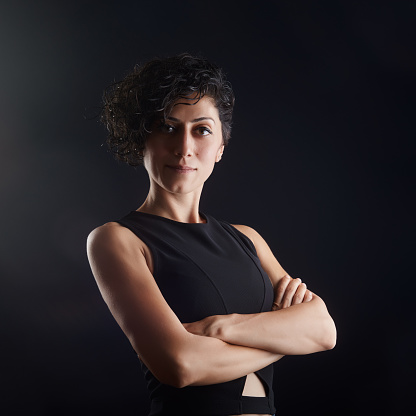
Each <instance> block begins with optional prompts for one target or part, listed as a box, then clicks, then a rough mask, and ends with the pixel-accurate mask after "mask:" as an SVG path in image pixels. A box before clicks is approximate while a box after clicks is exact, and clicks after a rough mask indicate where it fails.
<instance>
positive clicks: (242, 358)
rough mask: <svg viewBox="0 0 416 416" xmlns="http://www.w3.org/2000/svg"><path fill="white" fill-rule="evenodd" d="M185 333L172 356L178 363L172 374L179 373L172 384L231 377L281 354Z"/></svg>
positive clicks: (222, 379) (203, 382)
mask: <svg viewBox="0 0 416 416" xmlns="http://www.w3.org/2000/svg"><path fill="white" fill-rule="evenodd" d="M188 335H189V337H188V339H187V341H186V343H185V344H183V343H182V342H181V344H182V345H181V347H180V349H178V350H177V354H176V357H175V362H176V363H177V365H178V368H177V371H176V374H177V375H178V376H179V378H178V380H177V381H175V382H174V384H173V385H174V386H175V387H185V386H201V385H208V384H217V383H224V382H227V381H231V380H235V379H237V378H239V377H243V376H245V375H247V374H250V373H253V372H254V371H258V370H260V369H262V368H264V367H266V366H268V365H269V364H272V363H274V362H276V361H278V360H280V359H281V358H282V357H283V355H281V354H276V353H272V352H269V351H265V350H261V349H257V348H252V347H246V346H240V345H231V344H229V343H227V342H224V341H222V340H220V339H217V338H213V337H206V336H199V335H194V334H191V333H188ZM144 362H145V361H144ZM145 364H146V362H145ZM168 384H172V383H168Z"/></svg>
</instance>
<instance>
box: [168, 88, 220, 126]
mask: <svg viewBox="0 0 416 416" xmlns="http://www.w3.org/2000/svg"><path fill="white" fill-rule="evenodd" d="M171 117H173V118H176V119H179V120H182V119H184V120H185V119H186V120H188V119H197V118H201V117H210V118H214V119H218V120H219V114H218V109H217V107H216V106H215V103H214V100H213V99H212V98H211V97H209V96H207V95H204V96H203V97H202V98H200V99H199V98H198V96H195V94H194V95H190V96H189V97H186V98H180V99H178V100H177V101H176V102H175V105H174V106H173V108H172V111H171V112H170V114H169V116H168V118H171Z"/></svg>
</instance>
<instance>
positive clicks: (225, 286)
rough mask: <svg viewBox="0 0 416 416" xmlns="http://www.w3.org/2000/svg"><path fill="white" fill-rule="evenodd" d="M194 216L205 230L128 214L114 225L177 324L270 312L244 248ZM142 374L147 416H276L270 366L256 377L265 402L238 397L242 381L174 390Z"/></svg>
mask: <svg viewBox="0 0 416 416" xmlns="http://www.w3.org/2000/svg"><path fill="white" fill-rule="evenodd" d="M201 215H202V216H203V217H204V218H205V219H206V221H207V222H206V223H182V222H177V221H173V220H170V219H167V218H164V217H160V216H157V215H152V214H146V213H143V212H137V211H132V212H130V213H129V214H128V215H126V216H125V217H123V218H121V219H120V220H118V221H117V222H118V223H120V224H121V225H123V226H124V227H127V228H129V229H130V230H131V231H132V232H133V233H134V234H136V235H137V236H138V237H139V238H140V239H141V240H142V241H143V242H144V243H145V244H146V245H147V246H148V247H149V249H150V251H151V253H152V257H153V264H154V270H153V275H154V278H155V280H156V283H157V285H158V286H159V288H160V291H161V292H162V294H163V296H164V298H165V299H166V301H167V303H168V304H169V306H170V307H171V308H172V310H173V311H174V312H175V314H176V315H177V316H178V318H179V320H180V321H181V322H184V323H185V322H194V321H199V320H200V319H203V318H205V317H207V316H211V315H224V314H230V313H240V314H248V313H258V312H265V311H270V310H271V307H272V303H273V287H272V284H271V282H270V279H269V277H268V276H267V274H266V273H265V272H264V270H263V269H262V268H261V265H260V261H259V259H258V257H257V254H256V250H255V248H254V245H253V243H252V242H251V240H250V239H249V238H247V237H246V236H245V235H244V234H242V233H241V232H239V231H238V230H237V229H236V228H234V227H233V226H231V225H230V224H228V223H226V222H223V221H217V220H215V219H214V218H213V217H211V216H208V215H204V214H201ZM201 359H203V357H201ZM142 367H143V371H144V373H145V378H146V380H147V382H148V388H149V390H150V397H151V400H152V404H151V412H150V415H149V416H156V415H176V414H178V415H179V414H180V415H192V416H197V415H207V416H208V415H212V416H214V415H216V416H220V415H236V414H243V413H260V414H262V413H263V414H273V413H275V411H276V410H275V407H274V398H273V390H272V379H273V365H269V366H267V367H265V368H263V369H261V370H259V371H257V372H256V374H257V376H258V377H259V378H260V379H261V380H262V381H263V384H264V387H265V390H266V397H250V396H242V392H243V388H244V384H245V380H246V377H245V376H244V377H241V378H238V379H236V380H232V381H229V382H226V383H220V384H213V385H208V386H189V387H184V388H175V387H172V386H169V385H166V384H163V383H160V382H159V381H158V380H157V379H156V378H155V377H154V376H153V374H152V373H151V372H150V370H149V369H148V368H147V367H146V366H145V365H144V364H143V363H142Z"/></svg>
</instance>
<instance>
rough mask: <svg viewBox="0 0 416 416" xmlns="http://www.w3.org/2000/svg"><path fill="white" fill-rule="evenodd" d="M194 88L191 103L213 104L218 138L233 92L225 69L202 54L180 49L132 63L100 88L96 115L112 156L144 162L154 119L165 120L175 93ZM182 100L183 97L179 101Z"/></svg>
mask: <svg viewBox="0 0 416 416" xmlns="http://www.w3.org/2000/svg"><path fill="white" fill-rule="evenodd" d="M193 93H196V97H195V98H196V99H197V101H196V102H193V103H189V104H188V105H193V104H196V103H197V102H198V101H199V100H200V99H201V98H202V97H204V96H208V97H211V98H212V99H213V101H214V104H215V106H216V108H217V109H218V113H219V119H220V121H221V125H222V136H223V142H224V144H225V145H226V144H227V143H228V141H229V139H230V135H231V124H232V113H233V107H234V93H233V90H232V88H231V84H230V83H229V82H228V81H227V80H226V77H225V74H224V72H223V71H222V70H221V69H220V68H218V67H217V66H216V65H214V64H212V63H210V62H209V61H207V60H206V59H204V58H201V57H196V56H192V55H190V54H188V53H183V54H180V55H177V56H173V57H170V58H155V59H152V60H151V61H149V62H147V63H145V64H144V65H136V66H135V67H134V69H133V71H132V72H131V73H129V74H128V75H127V76H126V77H125V78H124V79H123V80H122V81H120V82H115V83H114V84H112V85H110V86H109V87H108V88H107V89H106V90H105V91H104V94H103V104H104V105H103V108H102V112H101V121H102V122H103V123H104V125H105V126H106V127H107V130H108V132H109V135H108V137H107V144H108V146H109V149H110V151H111V152H112V153H113V154H114V155H115V157H116V159H118V160H121V161H123V162H126V163H128V164H129V165H131V166H137V165H139V164H141V163H142V162H143V150H144V149H145V144H146V139H147V137H148V135H149V134H150V133H151V132H152V131H151V129H152V126H153V125H154V122H155V121H156V120H158V119H162V120H166V118H167V117H168V116H169V114H170V112H171V110H172V108H173V106H174V105H175V102H176V101H177V100H178V99H189V98H188V97H189V95H190V94H193ZM184 104H185V103H184Z"/></svg>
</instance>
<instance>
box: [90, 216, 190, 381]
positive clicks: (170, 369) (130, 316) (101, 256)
mask: <svg viewBox="0 0 416 416" xmlns="http://www.w3.org/2000/svg"><path fill="white" fill-rule="evenodd" d="M140 242H141V240H139V239H138V238H137V236H135V235H134V234H133V233H132V232H131V231H130V230H128V229H127V228H125V227H122V226H120V225H119V224H117V223H108V224H105V225H103V226H101V227H98V228H96V229H95V230H94V231H92V232H91V234H90V235H89V236H88V241H87V253H88V259H89V262H90V265H91V269H92V272H93V274H94V277H95V279H96V282H97V284H98V287H99V289H100V292H101V294H102V296H103V298H104V300H105V302H106V303H107V305H108V307H109V309H110V311H111V313H112V314H113V316H114V318H115V319H116V321H117V322H118V324H119V325H120V327H121V328H122V330H123V331H124V333H125V334H126V336H127V337H128V338H129V340H130V343H131V344H132V346H133V348H134V349H135V351H136V352H137V353H138V354H139V355H140V358H141V359H142V360H143V362H144V363H145V364H146V365H147V366H148V367H149V369H150V370H151V371H152V373H153V374H154V375H155V376H156V377H157V378H158V379H159V380H160V381H162V382H164V383H167V384H172V385H176V384H178V383H179V381H178V378H180V377H181V374H180V372H181V365H180V359H179V355H180V354H179V351H180V348H181V345H183V343H184V342H186V338H187V337H188V336H189V333H188V332H187V331H186V330H185V329H184V327H183V325H182V324H181V322H180V321H179V319H178V318H177V316H176V315H175V314H174V312H173V311H172V310H171V308H170V307H169V305H168V304H167V303H166V301H165V299H164V298H163V296H162V294H161V292H160V290H159V288H158V286H157V284H156V282H155V280H154V278H153V275H152V274H151V272H150V270H149V268H148V266H147V263H146V259H145V256H144V252H143V249H142V247H143V246H142V245H141V244H140Z"/></svg>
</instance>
